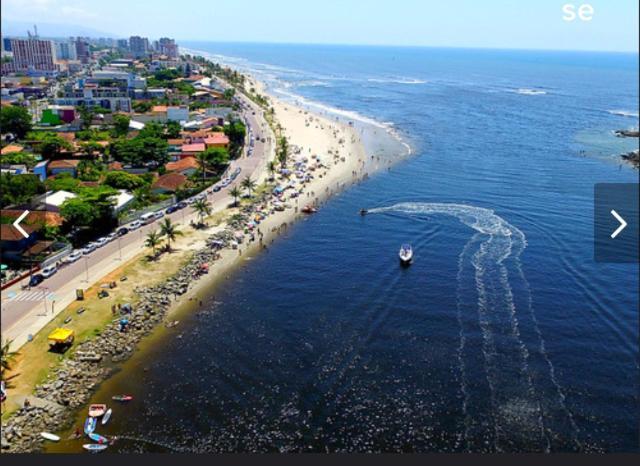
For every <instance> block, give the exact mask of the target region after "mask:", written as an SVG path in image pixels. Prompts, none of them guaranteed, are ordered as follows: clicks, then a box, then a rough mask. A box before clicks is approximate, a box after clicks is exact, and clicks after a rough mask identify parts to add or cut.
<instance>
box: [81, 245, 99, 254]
mask: <svg viewBox="0 0 640 466" xmlns="http://www.w3.org/2000/svg"><path fill="white" fill-rule="evenodd" d="M96 247H97V246H96V243H89V244H87V245H86V246H85V247H84V248H82V254H84V255H85V256H86V255H87V254H91V253H92V252H93V251H95V250H96Z"/></svg>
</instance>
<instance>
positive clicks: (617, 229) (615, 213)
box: [611, 210, 627, 239]
mask: <svg viewBox="0 0 640 466" xmlns="http://www.w3.org/2000/svg"><path fill="white" fill-rule="evenodd" d="M611 215H613V216H614V217H615V219H616V220H617V221H618V222H620V226H619V227H618V228H616V230H615V231H614V232H613V233H611V239H615V237H616V236H618V235H619V234H620V233H622V230H624V229H625V228H627V222H625V221H624V219H623V218H622V217H621V216H620V214H619V213H618V212H616V211H615V210H611Z"/></svg>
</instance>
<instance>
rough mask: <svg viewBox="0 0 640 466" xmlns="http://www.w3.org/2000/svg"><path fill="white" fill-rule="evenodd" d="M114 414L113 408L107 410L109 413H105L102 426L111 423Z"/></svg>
mask: <svg viewBox="0 0 640 466" xmlns="http://www.w3.org/2000/svg"><path fill="white" fill-rule="evenodd" d="M112 413H113V411H112V410H111V408H109V409H107V412H106V413H104V416H102V425H105V424H106V423H107V422H109V419H111V414H112Z"/></svg>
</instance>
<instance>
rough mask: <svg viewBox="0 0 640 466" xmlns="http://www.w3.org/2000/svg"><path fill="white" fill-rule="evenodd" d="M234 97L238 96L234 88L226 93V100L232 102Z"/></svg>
mask: <svg viewBox="0 0 640 466" xmlns="http://www.w3.org/2000/svg"><path fill="white" fill-rule="evenodd" d="M234 95H236V90H235V89H234V88H229V89H226V90H225V91H224V98H225V100H231V99H232V98H233V96H234Z"/></svg>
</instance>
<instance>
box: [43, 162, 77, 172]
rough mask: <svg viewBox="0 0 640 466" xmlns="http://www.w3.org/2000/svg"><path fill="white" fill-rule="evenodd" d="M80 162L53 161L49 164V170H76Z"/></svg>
mask: <svg viewBox="0 0 640 466" xmlns="http://www.w3.org/2000/svg"><path fill="white" fill-rule="evenodd" d="M79 163H80V160H53V161H52V162H50V163H49V170H51V169H53V168H77V167H78V164H79Z"/></svg>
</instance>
